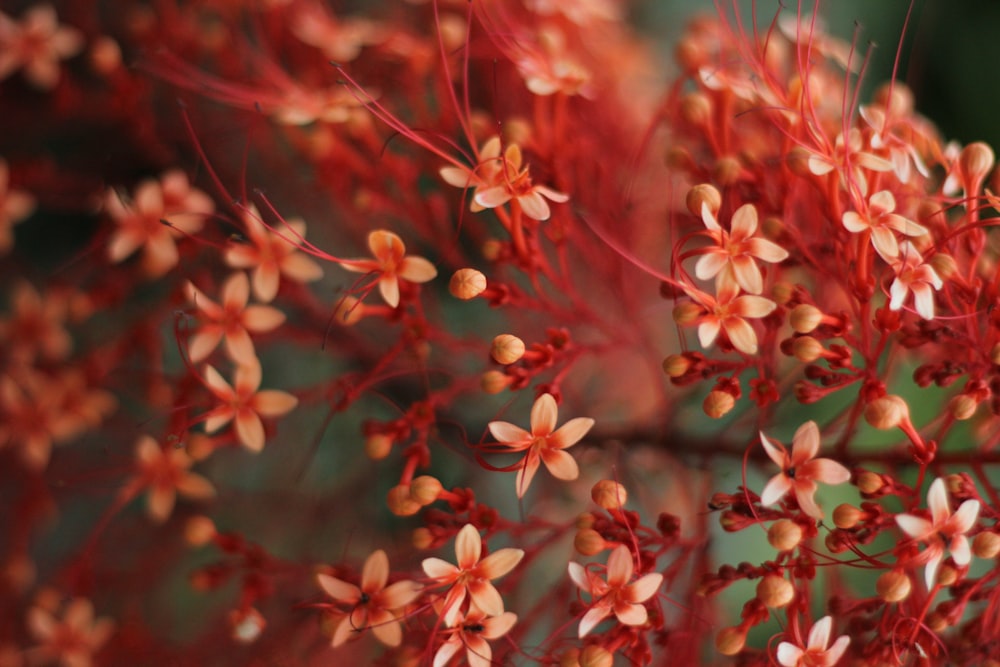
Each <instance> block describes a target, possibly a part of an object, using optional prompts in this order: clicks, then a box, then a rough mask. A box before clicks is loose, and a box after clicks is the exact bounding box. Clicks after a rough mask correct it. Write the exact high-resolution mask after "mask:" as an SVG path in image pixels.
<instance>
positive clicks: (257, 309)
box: [243, 306, 285, 333]
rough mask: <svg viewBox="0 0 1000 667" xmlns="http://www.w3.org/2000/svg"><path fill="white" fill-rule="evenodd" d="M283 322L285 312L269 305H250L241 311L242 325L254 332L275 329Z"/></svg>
mask: <svg viewBox="0 0 1000 667" xmlns="http://www.w3.org/2000/svg"><path fill="white" fill-rule="evenodd" d="M284 322H285V314H284V313H283V312H281V311H280V310H278V309H277V308H272V307H270V306H250V307H249V308H247V309H246V310H244V311H243V326H245V327H246V328H247V329H249V330H250V331H253V332H254V333H263V332H266V331H272V330H273V329H277V328H278V327H279V326H281V325H282V324H283V323H284Z"/></svg>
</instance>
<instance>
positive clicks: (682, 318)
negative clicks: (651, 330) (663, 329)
mask: <svg viewBox="0 0 1000 667" xmlns="http://www.w3.org/2000/svg"><path fill="white" fill-rule="evenodd" d="M704 312H705V309H704V308H702V307H701V306H699V305H698V304H696V303H695V302H693V301H682V302H681V303H679V304H677V305H676V306H674V311H673V315H674V322H676V323H677V324H679V325H681V326H686V325H689V324H694V323H695V322H697V321H698V318H699V317H701V316H702V315H703V314H704Z"/></svg>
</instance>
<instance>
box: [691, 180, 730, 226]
mask: <svg viewBox="0 0 1000 667" xmlns="http://www.w3.org/2000/svg"><path fill="white" fill-rule="evenodd" d="M702 205H707V206H708V210H709V211H711V212H712V214H713V215H714V214H717V213H718V212H719V208H720V207H721V206H722V195H721V194H720V193H719V191H718V190H717V189H716V188H715V186H712V185H709V184H708V183H702V184H701V185H696V186H694V187H693V188H691V189H690V190H688V193H687V207H688V210H689V211H691V215H693V216H695V217H697V218H700V217H701V207H702Z"/></svg>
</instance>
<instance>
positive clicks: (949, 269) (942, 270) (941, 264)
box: [927, 252, 958, 280]
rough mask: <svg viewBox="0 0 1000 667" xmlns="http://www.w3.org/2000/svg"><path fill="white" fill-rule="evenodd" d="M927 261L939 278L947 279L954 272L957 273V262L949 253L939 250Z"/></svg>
mask: <svg viewBox="0 0 1000 667" xmlns="http://www.w3.org/2000/svg"><path fill="white" fill-rule="evenodd" d="M927 263H928V264H930V265H931V268H932V269H934V272H935V273H936V274H938V276H939V277H940V278H941V280H948V279H949V278H951V277H952V276H954V275H955V274H956V273H958V262H956V261H955V258H954V257H952V256H951V255H949V254H946V253H943V252H939V253H936V254H935V255H933V256H932V257H931V258H930V259H929V260H927Z"/></svg>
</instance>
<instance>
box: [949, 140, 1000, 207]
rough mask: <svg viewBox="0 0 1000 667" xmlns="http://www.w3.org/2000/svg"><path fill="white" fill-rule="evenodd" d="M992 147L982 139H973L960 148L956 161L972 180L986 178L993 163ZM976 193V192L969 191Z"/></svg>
mask: <svg viewBox="0 0 1000 667" xmlns="http://www.w3.org/2000/svg"><path fill="white" fill-rule="evenodd" d="M994 160H995V158H994V155H993V149H992V148H990V147H989V145H988V144H985V143H983V142H982V141H974V142H972V143H971V144H969V145H968V146H966V147H965V148H963V149H962V153H961V155H959V157H958V163H959V165H960V166H961V168H962V171H963V172H965V174H966V175H968V176H969V177H970V178H971V179H972V180H975V181H981V180H982V179H984V178H986V175H987V174H988V173H989V171H990V169H992V168H993V163H994ZM969 194H978V193H969Z"/></svg>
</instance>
